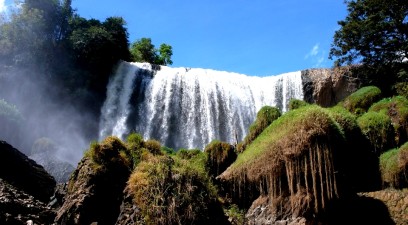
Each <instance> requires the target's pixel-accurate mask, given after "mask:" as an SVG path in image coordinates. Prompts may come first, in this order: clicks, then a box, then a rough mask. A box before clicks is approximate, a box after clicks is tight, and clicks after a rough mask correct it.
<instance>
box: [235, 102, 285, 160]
mask: <svg viewBox="0 0 408 225" xmlns="http://www.w3.org/2000/svg"><path fill="white" fill-rule="evenodd" d="M280 116H281V112H280V111H279V109H278V108H275V107H271V106H264V107H262V108H261V110H259V112H258V114H257V116H256V120H255V122H254V123H253V124H252V125H251V126H250V127H249V133H248V135H247V136H246V137H245V138H244V140H243V141H242V142H241V143H239V144H238V145H237V151H238V152H242V151H244V150H245V148H246V147H247V146H248V145H249V144H251V143H252V141H253V140H255V138H256V137H258V135H259V134H260V133H262V131H263V130H264V129H265V128H266V127H268V126H269V125H270V124H271V123H272V122H273V121H274V120H276V119H277V118H279V117H280Z"/></svg>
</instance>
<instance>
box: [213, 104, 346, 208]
mask: <svg viewBox="0 0 408 225" xmlns="http://www.w3.org/2000/svg"><path fill="white" fill-rule="evenodd" d="M344 142H345V139H344V136H343V132H342V129H341V127H340V126H339V124H338V123H337V122H336V121H334V120H333V119H332V117H331V116H330V114H329V113H328V112H327V110H325V109H323V108H320V107H318V106H315V105H310V106H305V107H301V108H299V109H296V110H292V111H289V112H287V113H286V114H284V115H282V116H281V117H280V118H278V119H277V120H275V121H274V122H273V123H272V124H271V125H270V126H268V127H267V128H266V129H265V130H264V132H262V133H261V134H260V135H259V136H258V137H257V138H256V139H255V140H254V142H253V143H252V144H251V145H249V146H248V147H247V149H246V150H245V151H244V152H243V153H241V154H240V155H238V158H237V160H236V161H235V162H234V163H233V164H232V165H231V166H230V167H229V168H228V169H227V170H226V171H225V172H224V173H223V174H222V175H221V178H222V179H226V180H234V182H235V185H237V186H241V188H242V189H245V182H251V183H254V184H255V186H259V188H260V192H261V193H264V194H265V195H271V196H272V199H275V198H279V199H281V200H282V202H281V203H279V202H274V203H273V204H274V207H277V208H279V207H280V206H282V205H280V204H283V202H285V201H288V202H290V204H289V205H290V206H288V205H286V206H285V209H282V210H283V211H285V210H300V211H304V210H308V209H310V208H314V210H315V211H318V210H319V209H321V208H324V207H325V204H326V203H327V202H326V201H327V200H329V199H332V198H336V196H338V194H339V193H340V192H339V191H338V186H337V178H336V176H335V172H334V171H337V172H340V171H341V169H339V168H341V167H337V168H334V164H333V162H334V161H333V160H335V158H334V155H337V154H340V153H341V150H340V149H341V146H343V145H344ZM337 166H339V164H337ZM323 182H324V183H326V185H324V186H321V184H322V183H323ZM242 185H244V186H242ZM288 193H289V195H290V196H292V197H290V198H289V197H288V196H286V195H287V194H288ZM307 193H309V194H307ZM311 196H315V197H311ZM286 197H288V199H286ZM275 204H276V205H275ZM312 205H313V206H314V207H307V206H312ZM277 213H279V212H277Z"/></svg>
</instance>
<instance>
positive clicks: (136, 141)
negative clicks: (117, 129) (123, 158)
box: [126, 133, 145, 168]
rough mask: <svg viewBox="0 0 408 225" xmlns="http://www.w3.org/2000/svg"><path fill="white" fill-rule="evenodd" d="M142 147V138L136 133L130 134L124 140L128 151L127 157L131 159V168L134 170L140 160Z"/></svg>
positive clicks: (143, 143)
mask: <svg viewBox="0 0 408 225" xmlns="http://www.w3.org/2000/svg"><path fill="white" fill-rule="evenodd" d="M144 145H145V142H144V140H143V137H142V135H140V134H138V133H131V134H129V136H128V137H127V138H126V146H127V148H128V150H129V157H130V158H131V161H132V166H133V168H135V167H136V166H137V164H138V163H139V162H140V160H141V157H142V150H143V148H144Z"/></svg>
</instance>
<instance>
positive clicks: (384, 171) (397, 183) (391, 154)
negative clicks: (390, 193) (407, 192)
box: [380, 142, 408, 188]
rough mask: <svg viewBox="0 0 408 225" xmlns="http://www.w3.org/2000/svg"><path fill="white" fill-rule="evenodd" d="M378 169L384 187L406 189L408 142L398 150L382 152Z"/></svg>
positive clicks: (407, 184)
mask: <svg viewBox="0 0 408 225" xmlns="http://www.w3.org/2000/svg"><path fill="white" fill-rule="evenodd" d="M380 168H381V177H382V179H383V183H384V185H385V186H387V187H388V186H390V187H394V188H406V187H408V176H407V170H408V142H407V143H405V144H404V145H402V146H401V147H400V148H398V149H392V150H389V151H387V152H384V153H383V154H382V155H381V156H380Z"/></svg>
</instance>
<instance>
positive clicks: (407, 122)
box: [369, 96, 408, 144]
mask: <svg viewBox="0 0 408 225" xmlns="http://www.w3.org/2000/svg"><path fill="white" fill-rule="evenodd" d="M369 111H370V112H371V111H372V112H379V113H382V114H384V115H387V116H389V117H390V118H391V122H392V125H393V127H394V130H395V133H396V134H395V141H396V143H397V144H399V143H404V142H406V141H407V138H408V100H407V98H405V97H403V96H395V97H392V98H385V99H382V100H381V101H379V102H377V103H375V104H373V105H372V106H371V107H370V109H369Z"/></svg>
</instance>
